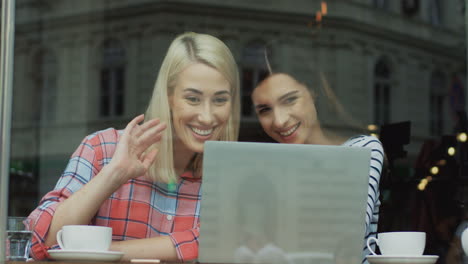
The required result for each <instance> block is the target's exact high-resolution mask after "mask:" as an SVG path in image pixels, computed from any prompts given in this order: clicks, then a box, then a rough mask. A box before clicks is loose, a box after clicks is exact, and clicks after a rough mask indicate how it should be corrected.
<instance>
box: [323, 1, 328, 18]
mask: <svg viewBox="0 0 468 264" xmlns="http://www.w3.org/2000/svg"><path fill="white" fill-rule="evenodd" d="M327 11H328V8H327V2H325V1H322V14H323V15H324V16H325V15H326V14H327Z"/></svg>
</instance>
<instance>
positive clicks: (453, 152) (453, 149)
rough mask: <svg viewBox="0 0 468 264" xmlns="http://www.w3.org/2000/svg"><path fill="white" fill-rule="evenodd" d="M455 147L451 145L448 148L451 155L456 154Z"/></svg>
mask: <svg viewBox="0 0 468 264" xmlns="http://www.w3.org/2000/svg"><path fill="white" fill-rule="evenodd" d="M455 152H456V151H455V148H454V147H450V148H448V149H447V153H448V154H449V155H450V156H453V155H455Z"/></svg>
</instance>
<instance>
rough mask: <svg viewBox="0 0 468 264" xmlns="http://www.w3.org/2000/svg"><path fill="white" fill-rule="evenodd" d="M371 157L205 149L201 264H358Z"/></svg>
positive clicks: (302, 149) (340, 149)
mask: <svg viewBox="0 0 468 264" xmlns="http://www.w3.org/2000/svg"><path fill="white" fill-rule="evenodd" d="M369 163H370V149H367V148H358V147H344V146H322V145H295V144H277V143H248V142H222V141H209V142H206V143H205V150H204V160H203V185H202V200H201V208H200V238H199V259H198V261H199V262H203V263H286V264H307V263H313V264H322V263H323V264H329V263H340V262H342V263H348V264H349V263H361V260H362V254H363V253H362V249H363V246H364V245H363V243H364V234H365V213H366V202H367V191H368V190H367V189H368V177H369V176H368V174H369Z"/></svg>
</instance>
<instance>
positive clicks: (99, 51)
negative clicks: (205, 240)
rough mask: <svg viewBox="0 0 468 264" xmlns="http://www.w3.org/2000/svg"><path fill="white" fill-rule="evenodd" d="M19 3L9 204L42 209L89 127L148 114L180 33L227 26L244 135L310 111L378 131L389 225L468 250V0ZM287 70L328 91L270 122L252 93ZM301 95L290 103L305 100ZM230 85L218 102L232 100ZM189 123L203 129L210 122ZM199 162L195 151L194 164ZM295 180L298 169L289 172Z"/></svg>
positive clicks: (445, 259) (301, 119)
mask: <svg viewBox="0 0 468 264" xmlns="http://www.w3.org/2000/svg"><path fill="white" fill-rule="evenodd" d="M12 2H15V6H16V14H15V18H16V21H15V47H14V76H13V78H14V80H13V83H14V87H13V93H14V95H13V98H12V101H13V109H12V130H11V155H10V156H11V159H10V175H9V177H10V186H9V209H8V210H9V211H8V214H9V215H15V216H26V215H28V214H29V213H31V211H32V210H34V209H35V208H36V207H37V206H38V204H39V202H40V200H41V198H42V197H44V195H45V194H47V193H48V192H49V191H50V190H52V189H53V188H54V187H55V186H56V184H57V182H58V180H59V179H60V177H61V176H62V173H63V172H64V171H65V169H66V168H67V164H68V162H69V160H70V157H71V156H72V154H73V153H74V152H75V151H76V150H77V147H78V146H79V145H80V143H81V142H82V141H83V140H84V139H86V138H87V136H89V135H91V134H92V133H95V132H97V131H102V130H105V129H108V128H115V129H118V130H120V129H124V128H125V126H126V125H127V124H128V122H129V121H130V120H132V119H133V118H134V117H135V116H137V115H139V114H142V113H145V111H146V110H147V108H148V103H149V101H150V99H151V98H152V96H153V89H154V87H155V82H156V78H157V76H158V74H159V71H160V68H161V64H162V62H163V59H164V58H165V56H166V54H167V52H168V48H169V45H170V44H171V42H172V41H173V40H174V38H175V37H176V36H178V35H179V34H181V33H184V32H197V33H204V34H209V35H212V36H215V37H217V38H219V39H220V40H222V41H223V42H224V43H225V44H226V45H227V47H228V48H229V49H230V51H231V52H232V54H233V57H234V59H235V61H236V63H237V65H236V66H237V69H238V74H239V86H240V96H239V99H240V102H241V105H240V107H239V109H240V120H237V121H239V122H240V131H239V141H249V142H276V141H280V140H281V139H285V138H286V139H287V138H288V136H290V135H291V134H292V133H294V131H295V129H296V128H298V127H300V126H301V125H302V127H306V128H307V129H308V130H307V131H315V130H313V128H314V127H315V126H316V124H317V123H319V124H321V125H322V127H323V130H324V131H326V133H330V134H327V135H333V136H330V138H331V139H333V140H330V141H327V142H333V143H336V142H338V140H336V141H335V139H346V140H347V139H350V138H351V137H352V136H357V135H373V136H375V137H377V138H378V139H379V140H380V141H381V142H382V145H383V148H384V151H385V159H384V160H385V162H382V166H383V168H382V170H381V178H380V182H379V184H378V188H376V190H374V191H375V193H374V194H375V195H376V196H378V197H379V198H378V201H379V202H380V205H379V210H378V212H377V211H376V212H375V215H373V218H372V227H373V228H376V230H375V232H373V235H375V233H377V232H386V231H402V230H404V231H407V230H420V231H425V232H426V233H427V244H426V251H425V254H428V255H438V256H440V261H439V263H462V262H460V260H461V258H462V256H461V255H460V254H459V253H460V252H461V251H460V243H459V242H460V241H459V238H460V229H461V227H460V226H462V224H463V223H464V221H467V215H468V213H467V211H468V210H467V209H466V208H468V165H467V164H468V145H467V144H468V143H466V142H465V141H463V135H464V134H463V133H466V132H468V131H467V130H468V124H467V116H466V110H467V105H466V99H467V96H468V95H467V92H466V86H467V81H466V78H467V74H466V68H467V67H466V56H465V54H466V38H465V36H466V17H465V14H464V13H465V1H455V0H453V1H448V0H447V1H442V0H427V1H409V0H408V1H406V0H405V1H385V0H372V1H371V0H348V1H325V0H308V1H299V0H291V1H287V0H277V1H276V0H256V1H247V0H237V1H234V0H225V1H215V0H181V1H162V0H112V1H110V0H107V1H95V0H81V1H75V0H61V1H56V0H55V1H54V0H41V1H36V0H16V1H12ZM387 11H391V12H387ZM279 72H281V73H285V74H288V75H290V76H293V77H294V80H296V82H289V83H288V82H287V80H284V79H283V80H282V81H284V83H283V85H280V86H279V88H278V89H284V90H288V89H291V87H295V88H297V87H306V88H307V91H308V92H309V93H306V95H307V96H310V102H313V104H309V105H308V106H309V108H308V109H307V111H306V110H304V111H302V112H299V111H298V112H297V114H296V112H294V114H292V113H291V112H288V115H287V117H288V118H287V119H286V120H287V122H288V125H287V129H283V130H281V129H276V128H277V127H275V125H273V123H269V125H270V126H269V128H270V130H269V131H267V130H268V129H267V128H268V127H267V126H266V125H265V124H266V123H262V122H264V121H265V119H263V118H262V116H261V115H260V113H259V111H260V110H261V111H266V112H267V113H268V111H270V110H272V109H268V107H267V108H266V109H260V108H258V105H255V104H254V102H253V101H252V97H253V96H254V91H255V90H256V87H258V86H259V84H261V83H262V81H264V80H271V79H269V78H270V77H271V75H272V74H274V73H279ZM170 77H171V76H169V77H168V78H170ZM171 85H175V84H171ZM191 88H196V87H191ZM218 88H219V87H218ZM275 91H276V90H275ZM270 92H271V91H270ZM272 93H273V92H271V94H272ZM298 98H300V97H299V96H286V97H284V98H281V100H277V101H275V103H277V104H278V106H281V107H284V109H293V108H292V106H294V105H297V102H298V101H299V100H298ZM307 98H309V97H307ZM185 99H187V100H195V101H196V100H198V99H197V98H192V97H190V99H188V98H185ZM223 100H225V98H224V97H222V98H217V99H216V100H213V101H210V102H214V103H216V104H217V105H216V107H219V106H220V105H222V103H223V102H224V101H223ZM193 102H194V101H192V103H193ZM168 104H169V103H168ZM311 105H313V107H311ZM192 106H193V105H192ZM261 107H263V106H261ZM188 112H189V111H188ZM270 113H273V111H272V112H270ZM304 113H305V114H304ZM276 114H277V113H276ZM168 115H170V116H171V118H174V116H173V115H174V113H173V112H172V111H169V112H168ZM265 116H267V115H265ZM180 119H182V118H179V119H178V120H180ZM187 122H188V121H187ZM278 123H280V122H278ZM178 124H179V123H178ZM289 124H292V125H289ZM262 125H263V127H262ZM276 126H278V127H279V126H280V125H276ZM187 127H188V128H187V129H191V130H190V131H192V132H193V133H198V136H199V138H203V136H204V135H203V133H209V131H210V130H209V129H205V128H194V127H191V126H190V125H189V126H187ZM285 127H286V125H285ZM283 128H284V127H283ZM314 136H317V133H309V134H308V139H309V138H313V137H314ZM318 136H320V134H319V135H318ZM465 136H466V135H465ZM343 142H345V140H342V142H340V143H343ZM197 153H198V152H197ZM197 157H199V156H197ZM304 159H305V162H308V159H307V157H304ZM96 160H99V161H102V162H104V163H105V162H108V160H109V159H108V158H105V157H101V156H99V157H96ZM198 162H201V161H199V160H198V159H195V158H194V159H193V165H194V167H193V168H192V167H190V169H193V170H195V169H196V168H197V166H198V165H200V164H199V163H198ZM195 165H197V166H195ZM261 166H262V164H259V165H258V168H256V169H259V170H261ZM285 166H287V165H285ZM434 167H437V170H436V169H433V168H434ZM288 169H291V170H294V169H295V168H288ZM310 174H311V175H310V177H311V178H312V177H313V172H310ZM65 176H67V175H65ZM84 181H86V180H84ZM288 181H289V180H288V179H287V175H285V179H284V182H282V183H281V184H282V185H281V187H285V186H287V184H288ZM337 186H338V185H337ZM341 187H342V186H340V188H341ZM343 188H344V187H343ZM278 190H281V188H280V189H278ZM374 202H375V201H374ZM275 203H276V202H275ZM278 203H279V204H281V206H284V207H288V206H293V205H292V204H290V203H287V202H284V203H283V202H282V201H278ZM165 206H166V205H165ZM167 206H169V205H167ZM269 206H270V204H269ZM278 206H279V205H278ZM252 208H253V209H249V210H256V209H255V207H252ZM330 210H331V209H330ZM331 211H333V210H331ZM246 219H249V217H245V219H244V220H246ZM244 220H242V221H244ZM168 221H170V220H168ZM272 222H273V221H272ZM277 223H282V222H280V221H278V222H277ZM269 224H271V223H269ZM457 243H458V244H457ZM457 252H458V253H457ZM465 258H466V256H465ZM453 259H456V260H458V262H451V261H452V260H453Z"/></svg>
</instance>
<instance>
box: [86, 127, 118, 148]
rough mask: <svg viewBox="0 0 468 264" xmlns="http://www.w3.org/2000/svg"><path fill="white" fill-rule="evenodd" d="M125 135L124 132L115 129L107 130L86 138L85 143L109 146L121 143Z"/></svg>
mask: <svg viewBox="0 0 468 264" xmlns="http://www.w3.org/2000/svg"><path fill="white" fill-rule="evenodd" d="M122 133H123V130H117V129H115V128H112V127H111V128H107V129H104V130H99V131H96V132H94V133H92V134H89V135H88V136H86V138H85V141H87V142H92V143H93V145H94V143H98V144H102V143H105V144H109V143H117V142H118V141H119V138H120V135H121V134H122Z"/></svg>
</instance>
